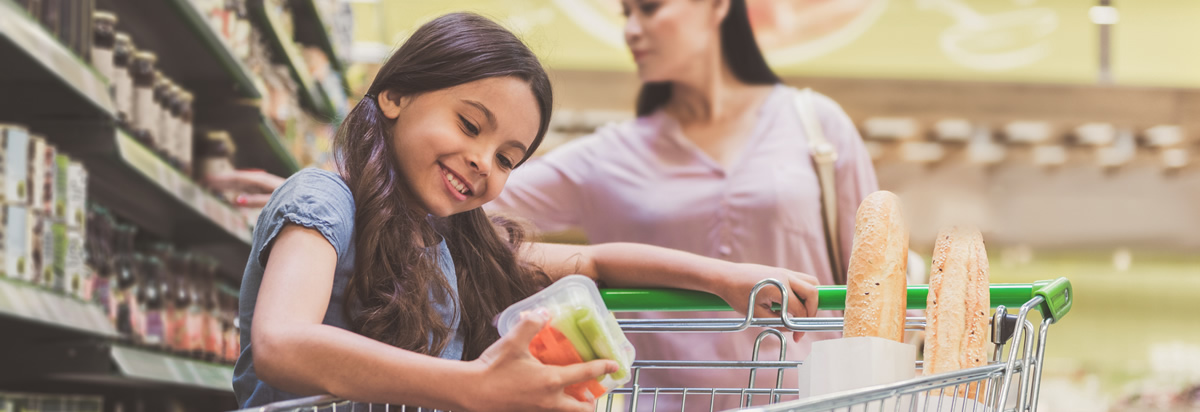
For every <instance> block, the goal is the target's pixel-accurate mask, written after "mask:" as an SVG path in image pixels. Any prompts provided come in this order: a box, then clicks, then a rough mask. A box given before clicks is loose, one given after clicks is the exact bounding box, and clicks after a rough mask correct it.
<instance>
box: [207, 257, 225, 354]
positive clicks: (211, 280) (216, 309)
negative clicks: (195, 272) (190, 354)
mask: <svg viewBox="0 0 1200 412" xmlns="http://www.w3.org/2000/svg"><path fill="white" fill-rule="evenodd" d="M204 277H205V279H206V282H205V283H206V284H207V287H208V291H207V292H208V299H207V300H206V301H205V303H206V305H207V306H206V307H205V312H207V314H206V315H207V316H206V321H207V324H208V334H207V336H206V338H207V339H206V340H205V341H204V360H207V361H209V362H217V361H218V360H219V359H220V358H221V357H222V355H221V351H222V350H223V349H224V348H223V347H222V343H223V341H224V338H225V334H224V332H223V330H222V329H221V317H222V313H221V306H220V293H221V290H220V289H218V288H217V261H216V260H215V259H207V265H206V267H205V271H204Z"/></svg>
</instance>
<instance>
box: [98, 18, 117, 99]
mask: <svg viewBox="0 0 1200 412" xmlns="http://www.w3.org/2000/svg"><path fill="white" fill-rule="evenodd" d="M116 34H117V15H115V14H112V13H109V12H106V11H97V12H95V13H92V67H95V68H96V71H97V72H100V75H101V76H104V78H105V79H108V82H109V84H110V85H111V84H113V77H114V75H113V51H114V49H115V48H116V43H117V39H116Z"/></svg>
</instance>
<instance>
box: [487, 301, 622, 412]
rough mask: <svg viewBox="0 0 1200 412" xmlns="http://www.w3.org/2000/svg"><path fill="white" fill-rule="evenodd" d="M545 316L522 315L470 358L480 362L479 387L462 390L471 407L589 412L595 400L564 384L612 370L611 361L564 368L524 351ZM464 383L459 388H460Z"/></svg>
mask: <svg viewBox="0 0 1200 412" xmlns="http://www.w3.org/2000/svg"><path fill="white" fill-rule="evenodd" d="M546 320H547V319H546V317H545V315H540V314H535V315H531V316H524V317H523V318H522V319H521V323H519V324H517V326H516V328H514V329H513V330H512V332H510V333H509V335H508V336H505V337H503V338H501V339H500V340H499V341H497V342H496V343H495V344H493V345H492V346H491V347H489V348H488V349H487V350H486V351H484V352H483V355H481V356H480V357H479V359H478V360H475V361H473V362H472V363H475V364H477V365H478V366H479V368H480V369H481V372H480V374H479V380H478V382H479V383H478V385H475V386H474V389H473V390H470V391H468V392H469V393H468V392H464V395H463V396H464V397H467V398H468V399H464V400H463V403H464V404H465V405H467V406H468V409H469V410H471V411H521V412H524V411H535V410H536V411H578V412H590V411H592V410H594V409H595V408H596V405H595V403H594V402H582V401H579V400H576V399H575V398H573V397H571V396H570V395H567V394H566V392H565V391H564V390H565V389H566V388H567V386H570V385H573V384H576V383H580V382H585V381H587V380H589V379H596V378H599V377H600V376H601V375H604V374H608V373H613V372H616V371H617V363H616V362H613V361H611V360H594V361H591V362H585V363H580V364H576V365H568V366H549V365H545V364H542V362H541V361H539V360H537V359H536V358H534V357H533V355H531V354H530V353H529V342H530V341H532V340H533V336H534V335H537V333H538V331H540V330H541V329H542V326H543V325H545V323H546ZM465 389H466V387H464V390H465Z"/></svg>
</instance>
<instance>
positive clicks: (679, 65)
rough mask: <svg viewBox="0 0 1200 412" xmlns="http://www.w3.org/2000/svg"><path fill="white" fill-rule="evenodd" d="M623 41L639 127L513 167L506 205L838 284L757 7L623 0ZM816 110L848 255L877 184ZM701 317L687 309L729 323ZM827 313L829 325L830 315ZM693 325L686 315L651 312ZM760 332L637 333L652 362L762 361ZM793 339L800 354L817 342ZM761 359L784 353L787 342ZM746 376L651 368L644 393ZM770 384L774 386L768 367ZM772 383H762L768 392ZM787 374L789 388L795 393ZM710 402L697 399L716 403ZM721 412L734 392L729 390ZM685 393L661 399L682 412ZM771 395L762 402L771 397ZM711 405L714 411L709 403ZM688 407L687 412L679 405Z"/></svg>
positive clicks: (837, 115)
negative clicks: (752, 16)
mask: <svg viewBox="0 0 1200 412" xmlns="http://www.w3.org/2000/svg"><path fill="white" fill-rule="evenodd" d="M622 6H623V9H624V12H625V15H626V16H627V22H626V25H625V40H626V43H627V44H628V46H629V49H630V52H631V53H632V54H633V58H634V60H635V61H636V62H637V69H638V76H639V77H640V78H641V80H642V82H643V85H642V89H641V92H640V93H639V95H638V100H637V115H638V117H637V119H635V120H632V121H628V122H625V123H622V124H616V125H609V126H606V127H604V128H601V129H600V130H598V131H597V132H596V133H595V134H593V135H591V136H588V137H584V138H580V139H578V140H575V141H572V142H570V143H568V144H565V145H563V146H561V147H559V148H558V149H556V150H554V151H553V152H551V153H548V154H547V155H545V156H543V157H540V158H537V159H532V160H530V162H529V163H528V164H527V165H525V166H524V167H523V168H522V169H521V170H517V171H515V172H514V173H513V175H512V177H511V179H510V181H509V183H508V187H507V190H505V192H504V193H503V194H501V195H500V197H499V198H498V199H497V200H496V201H494V202H493V203H492V204H491V205H490V208H491V210H493V211H506V212H509V213H512V214H515V215H518V216H521V217H525V218H527V219H530V220H532V221H533V222H534V223H535V224H536V225H537V226H538V227H539V228H540V229H542V230H544V231H558V230H563V229H566V228H568V227H573V226H578V227H581V228H582V229H583V231H584V232H585V234H586V235H587V238H588V240H589V241H591V242H614V241H627V242H639V243H649V244H654V245H658V246H664V247H668V248H672V249H679V250H684V251H688V252H692V253H696V254H701V255H705V256H710V257H715V258H719V259H723V260H727V261H734V262H746V263H757V264H764V265H769V266H778V267H783V268H787V269H791V270H795V271H799V272H803V273H808V274H812V275H815V276H816V277H817V279H818V280H819V281H820V282H821V283H824V284H830V283H833V276H832V271H831V269H830V259H829V257H828V256H829V254H828V251H827V247H826V243H825V235H824V230H823V226H822V220H821V203H820V194H821V189H820V187H819V184H818V182H817V178H816V174H815V171H814V168H813V166H812V161H811V154H810V153H809V150H808V136H806V133H805V132H804V130H805V128H804V125H803V124H802V123H801V121H800V115H799V114H798V112H797V106H796V104H795V100H796V99H795V98H796V96H797V93H799V92H798V91H796V90H794V89H791V88H788V87H786V86H783V85H782V84H781V82H780V79H779V78H778V77H777V76H776V75H775V74H774V73H773V72H772V71H771V69H770V68H769V67H767V64H766V61H765V59H764V58H763V56H762V52H761V51H760V50H759V48H758V46H757V45H756V43H755V40H754V37H753V33H752V32H751V28H750V22H749V18H748V17H747V14H746V4H745V1H744V0H662V1H654V0H623V1H622ZM811 110H812V111H813V112H814V113H815V117H816V118H817V119H818V120H819V123H820V126H821V130H823V131H824V134H825V136H826V138H827V139H828V140H829V141H830V143H831V144H833V146H834V147H835V148H836V150H837V153H838V159H837V162H836V164H835V170H836V177H837V179H836V193H837V209H838V222H837V227H838V233H839V234H840V235H839V237H840V242H841V250H842V251H843V254H842V256H841V260H842V265H841V267H845V266H846V264H847V262H848V257H849V256H848V255H849V251H850V242H851V240H852V237H853V230H854V229H853V227H854V214H855V210H856V209H857V207H858V204H859V203H860V202H861V200H862V199H863V198H864V197H866V195H868V194H870V193H871V192H874V191H875V190H877V188H878V183H877V182H876V180H875V171H874V168H873V167H872V166H871V161H870V156H869V155H868V154H867V152H866V150H865V147H864V145H863V142H862V139H861V137H860V136H859V134H858V132H857V130H856V129H855V127H854V123H853V122H851V120H850V118H849V117H848V116H847V115H846V114H845V113H844V112H843V111H842V109H841V108H840V107H839V106H838V105H837V104H836V103H834V102H833V101H832V100H830V99H829V98H827V97H824V96H820V95H816V96H814V98H813V99H812V100H811ZM729 315H730V314H729V313H694V314H687V315H686V316H696V317H713V316H729ZM829 315H831V314H830V313H822V314H821V315H820V316H829ZM640 316H642V317H648V318H659V317H680V316H685V315H684V314H679V313H671V314H665V315H664V314H657V313H645V314H640ZM756 334H757V331H747V332H744V333H738V334H654V335H651V334H630V335H629V336H630V338H631V340H632V341H633V343H634V346H636V347H637V351H638V358H640V359H676V360H715V359H724V360H736V359H741V360H744V359H749V357H750V354H751V351H752V348H753V344H754V339H755V336H756ZM830 337H835V336H831V334H808V335H806V336H805V338H804V339H803V340H801V341H800V343H799V344H798V345H797V344H790V345H788V348H787V358H788V359H792V360H801V359H803V358H804V357H806V356H807V354H808V349H809V347H810V345H811V343H812V340H814V339H823V338H830ZM771 345H772V344H771V343H767V344H766V345H765V346H764V347H763V349H762V351H761V353H762V354H763V356H769V357H772V358H773V357H774V356H776V354H777V353H779V352H778V345H777V344H776V345H774V346H771ZM747 379H748V374H746V373H728V372H720V371H714V372H707V371H695V370H647V371H644V372H643V374H642V377H641V382H640V383H641V386H643V387H670V388H682V387H708V388H713V387H715V388H739V387H745V386H746V384H747ZM758 382H759V387H769V386H773V385H774V382H775V379H774V371H763V372H762V375H761V376H759V379H758ZM764 382H765V384H764ZM796 384H797V383H796V376H795V372H791V371H789V372H788V374H787V376H786V382H785V383H784V387H785V388H795V387H796ZM701 397H702V398H703V399H699V400H697V399H694V398H695V397H690V398H692V399H689V402H688V404H689V405H694V406H696V407H698V408H702V409H704V410H707V409H708V396H707V394H705V395H703V396H701ZM717 398H718V399H717V400H716V403H717V405H716V406H717V407H716V409H717V410H721V409H723V408H729V407H736V406H737V396H727V397H721V396H718V397H717ZM679 401H680V399H679V397H674V398H671V399H668V398H667V397H662V396H660V397H659V400H658V405H659V407H660V408H663V409H664V410H670V407H671V406H672V405H669V404H668V405H666V407H664V404H665V403H669V402H679ZM762 402H763V400H762V398H761V397H760V399H759V400H758V401H757V403H762ZM698 404H703V405H698ZM674 409H676V410H678V409H679V407H678V406H675V407H674Z"/></svg>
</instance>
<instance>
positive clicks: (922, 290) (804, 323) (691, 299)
mask: <svg viewBox="0 0 1200 412" xmlns="http://www.w3.org/2000/svg"><path fill="white" fill-rule="evenodd" d="M768 287H773V288H778V289H780V290H786V288H785V286H784V285H783V283H781V282H779V281H777V280H775V279H766V280H763V281H761V282H759V283H758V284H757V285H756V286H755V287H754V290H753V292H752V294H751V296H752V298H751V301H750V308H754V307H755V304H754V299H753V296H758V294H759V292H760V291H761V290H762V289H763V288H768ZM928 291H929V289H928V286H927V285H912V286H909V287H908V308H909V309H924V308H925V299H926V295H927V294H928ZM818 294H819V298H820V301H819V309H820V310H843V309H844V306H845V302H846V287H845V286H820V287H818ZM601 295H602V296H603V297H604V301H605V304H606V305H607V306H608V308H609V309H610V310H612V311H614V312H637V311H722V310H725V311H728V310H731V309H730V307H729V306H728V305H727V304H726V303H725V302H724V301H723V300H721V299H720V298H717V297H716V296H713V295H710V294H705V293H701V292H693V291H683V290H666V289H662V290H659V289H607V290H602V291H601ZM782 295H783V296H784V299H783V302H782V305H779V306H781V307H777V309H779V310H780V313H781V314H786V313H787V311H786V307H787V305H788V299H787V296H788V295H789V294H788V293H783V294H782ZM1073 299H1074V296H1073V295H1072V291H1071V283H1070V281H1068V280H1067V279H1066V278H1059V279H1056V280H1048V281H1039V282H1034V283H1027V284H993V285H991V302H992V306H993V307H995V308H996V312H995V314H994V315H993V317H992V322H991V323H992V336H991V340H992V342H993V343H995V352H994V353H993V354H992V358H991V359H990V360H989V362H988V364H987V365H984V366H980V367H976V368H971V369H964V370H959V371H955V372H949V373H942V374H937V375H932V376H920V377H917V378H915V379H912V380H907V381H903V382H897V383H893V384H887V385H880V386H875V387H869V388H863V389H859V390H853V391H846V392H840V393H835V394H829V395H824V396H817V397H810V398H806V399H799V400H792V401H781V400H782V399H787V398H789V397H790V398H796V396H798V395H799V394H800V389H799V388H789V387H784V386H783V373H784V371H786V370H789V369H795V368H798V367H799V366H800V364H801V363H802V362H800V361H788V360H785V359H784V358H783V357H782V353H781V354H780V356H779V357H778V358H777V359H774V360H761V359H760V356H759V355H760V354H759V353H758V352H759V348H760V346H761V345H760V344H761V343H762V342H763V341H764V340H766V339H778V340H779V341H780V342H781V345H780V346H783V345H785V344H786V343H785V341H786V337H785V335H784V333H782V332H780V331H779V330H778V328H786V329H789V330H792V331H802V332H808V333H822V332H824V333H830V332H841V330H842V327H843V325H844V319H843V318H790V317H788V316H786V315H781V317H779V318H753V317H752V316H751V315H747V316H746V317H744V318H714V319H622V320H620V321H619V323H620V325H621V329H622V330H624V331H625V333H681V332H689V333H694V332H713V333H720V332H738V331H743V330H747V329H755V330H757V329H761V332H760V333H759V334H758V338H757V340H756V341H755V346H754V347H755V349H754V353H752V354H751V360H748V361H731V360H721V361H713V360H688V361H664V360H638V361H636V362H634V364H633V366H632V373H633V380H632V381H631V382H630V383H629V384H628V385H627V387H624V388H618V389H614V390H613V391H611V392H610V393H609V394H608V395H607V396H606V399H601V402H600V407H599V410H603V411H605V412H609V411H612V410H614V409H623V410H629V411H643V410H656V409H657V406H658V402H659V400H660V398H664V397H670V396H674V397H677V399H679V400H680V402H674V403H681V404H680V406H672V410H679V409H686V410H694V409H695V407H696V405H697V403H699V404H700V406H701V407H705V406H706V407H707V408H706V410H710V411H711V410H712V409H713V407H714V405H717V404H718V403H717V399H718V398H722V397H736V398H735V399H737V400H738V404H739V405H740V408H739V409H735V410H737V411H741V412H752V411H754V412H759V411H761V412H784V411H789V412H790V411H797V412H798V411H853V412H858V411H864V412H866V411H881V412H882V411H897V412H899V411H938V412H944V411H972V412H975V411H979V412H984V411H987V412H1009V411H1015V412H1026V411H1029V412H1033V411H1036V410H1037V401H1038V388H1039V386H1040V383H1041V376H1042V373H1041V372H1042V361H1043V359H1044V357H1045V353H1046V335H1047V332H1048V331H1049V328H1050V325H1051V324H1053V323H1055V322H1057V321H1058V320H1060V319H1062V318H1063V316H1065V315H1066V314H1067V312H1069V311H1070V309H1071V303H1072V301H1073ZM1013 310H1015V311H1016V313H1015V314H1014V313H1011V311H1013ZM1032 310H1038V311H1039V312H1040V313H1041V318H1042V320H1041V322H1040V326H1037V327H1036V328H1035V326H1034V324H1033V322H1032V321H1031V320H1030V319H1029V316H1028V315H1029V313H1030V311H1032ZM749 312H752V311H749ZM905 326H906V329H907V330H910V331H920V330H923V329H924V328H925V318H922V317H910V318H908V319H907V321H906V325H905ZM781 352H782V351H781ZM921 366H922V365H921V362H920V361H918V362H917V364H916V368H917V369H920V368H921ZM653 369H717V370H723V371H729V373H745V374H746V376H747V385H746V387H743V388H651V387H644V386H642V385H641V384H640V379H641V376H642V372H643V371H646V370H653ZM758 371H774V372H775V376H776V381H775V385H774V387H773V388H759V387H757V385H755V383H756V382H755V380H756V377H757V375H758ZM967 388H983V389H982V390H973V391H970V392H971V393H974V395H973V398H971V399H967V398H966V397H954V396H950V395H953V394H956V393H960V392H959V390H960V389H967ZM963 392H966V391H963ZM621 403H624V405H618V404H621ZM664 403H665V402H664ZM689 405H691V406H689ZM418 410H419V409H418V408H411V407H402V406H387V405H366V404H359V403H355V402H352V401H350V400H345V399H340V398H337V397H334V396H314V397H309V398H302V399H294V400H290V401H284V402H277V403H273V404H269V405H265V406H262V407H258V408H252V409H245V410H243V411H238V412H250V411H261V412H267V411H314V412H315V411H339V412H340V411H372V412H374V411H387V412H392V411H403V412H408V411H418Z"/></svg>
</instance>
